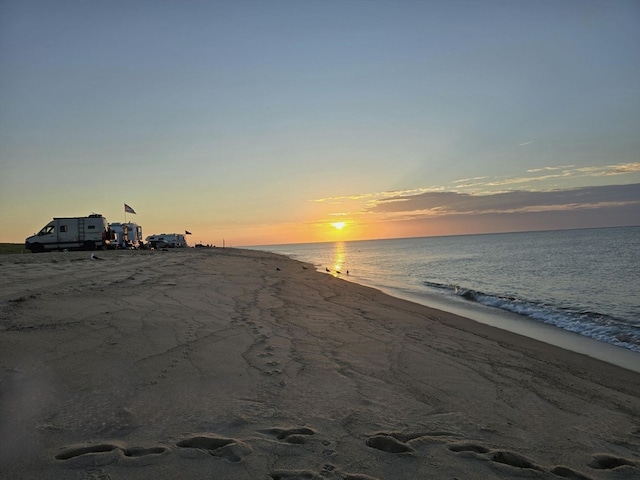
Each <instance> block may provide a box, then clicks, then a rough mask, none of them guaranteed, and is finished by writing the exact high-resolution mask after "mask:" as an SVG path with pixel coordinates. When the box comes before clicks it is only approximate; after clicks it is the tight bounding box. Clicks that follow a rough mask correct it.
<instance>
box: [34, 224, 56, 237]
mask: <svg viewBox="0 0 640 480" xmlns="http://www.w3.org/2000/svg"><path fill="white" fill-rule="evenodd" d="M54 230H55V229H54V228H53V225H47V226H46V227H44V228H43V229H42V230H40V231H39V232H38V235H49V234H51V233H53V232H54Z"/></svg>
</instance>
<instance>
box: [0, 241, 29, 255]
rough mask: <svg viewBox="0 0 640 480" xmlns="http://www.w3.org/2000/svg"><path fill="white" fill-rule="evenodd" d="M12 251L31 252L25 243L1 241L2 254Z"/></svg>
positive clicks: (0, 250)
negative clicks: (25, 246)
mask: <svg viewBox="0 0 640 480" xmlns="http://www.w3.org/2000/svg"><path fill="white" fill-rule="evenodd" d="M11 253H29V250H27V249H26V248H24V243H0V255H3V254H11Z"/></svg>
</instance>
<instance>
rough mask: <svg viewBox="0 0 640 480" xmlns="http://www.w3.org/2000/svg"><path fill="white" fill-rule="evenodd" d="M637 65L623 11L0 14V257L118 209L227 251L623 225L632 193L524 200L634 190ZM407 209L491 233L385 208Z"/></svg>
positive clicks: (382, 8) (356, 4) (20, 4)
mask: <svg viewBox="0 0 640 480" xmlns="http://www.w3.org/2000/svg"><path fill="white" fill-rule="evenodd" d="M639 45H640V2H638V1H621V0H610V1H602V2H600V1H588V0H585V1H562V0H561V1H462V0H460V1H456V0H454V1H426V0H425V1H372V0H368V1H364V0H351V1H270V0H264V1H243V0H240V1H232V2H222V1H184V2H178V1H163V0H156V1H144V0H137V1H135V2H130V1H110V0H105V1H80V0H58V1H55V2H51V1H29V0H26V1H15V0H4V1H2V2H0V161H1V163H0V169H1V170H0V173H1V175H0V177H1V179H0V241H15V242H21V241H23V239H24V238H25V237H26V236H27V235H29V234H31V233H33V232H34V231H36V230H37V229H39V228H40V227H41V226H42V225H44V223H46V222H47V221H48V220H49V219H50V218H51V217H53V216H75V215H86V214H88V213H90V212H100V213H103V214H104V215H105V216H107V218H108V219H109V220H110V221H122V220H123V218H124V213H123V206H122V204H123V203H124V202H126V203H128V204H129V205H131V206H133V207H134V208H135V209H136V211H137V213H138V214H137V216H136V217H135V220H136V221H138V222H139V223H140V224H142V225H143V228H144V232H145V234H152V233H161V232H170V231H171V232H173V231H176V232H181V231H182V230H184V229H189V230H190V231H193V232H194V236H193V240H194V241H203V242H205V243H214V244H215V243H221V241H222V240H221V239H222V238H226V239H227V243H233V244H237V245H243V244H244V245H248V244H266V243H288V242H295V241H318V240H333V239H339V238H342V239H356V238H382V237H396V236H413V235H430V234H447V233H476V232H480V231H484V230H486V229H487V228H489V229H492V230H497V231H505V230H521V229H527V225H528V224H530V225H532V226H533V227H535V228H563V227H566V226H606V225H609V224H613V223H615V224H638V223H640V213H638V212H640V187H636V188H626V189H625V188H623V189H621V190H619V191H620V192H624V194H625V195H626V196H625V197H624V198H623V199H620V198H617V197H616V198H617V200H616V202H613V203H611V202H608V203H607V204H606V205H604V204H603V203H602V202H598V201H596V198H597V197H598V196H597V195H595V194H594V197H593V198H591V197H589V195H588V194H587V193H588V192H592V190H588V189H587V190H580V192H582V193H583V195H581V196H580V197H579V198H580V201H581V202H582V203H579V204H577V206H575V205H576V203H575V200H576V199H575V198H572V199H571V202H572V203H558V204H554V205H555V207H551V208H552V209H553V211H554V212H556V214H555V215H556V216H557V218H556V216H554V217H553V218H548V219H547V220H544V219H542V217H543V216H544V215H547V214H546V213H545V214H544V215H543V214H542V212H548V211H549V209H550V207H549V205H548V202H546V200H543V199H541V195H542V196H544V194H545V193H544V192H551V193H549V198H554V199H556V201H561V198H564V199H565V201H567V200H566V198H567V197H561V196H558V195H557V194H556V193H557V191H569V190H570V191H573V192H574V193H575V192H576V191H574V190H571V189H576V188H583V187H596V186H610V185H628V184H640V48H639V47H638V46H639ZM516 190H517V191H523V192H535V193H536V195H529V196H526V198H528V199H529V200H530V201H531V202H532V203H531V205H529V206H528V207H527V208H526V209H525V210H523V211H520V212H519V213H518V212H515V211H513V209H511V210H509V209H506V208H505V207H504V203H503V200H504V198H505V197H499V196H494V194H496V193H497V192H505V191H516ZM425 192H449V193H452V194H458V195H469V196H470V198H471V199H472V200H474V199H476V200H478V201H479V202H480V200H482V201H481V202H480V203H481V204H482V205H483V206H484V207H483V208H485V210H482V211H476V210H473V211H474V212H475V214H476V215H482V214H487V213H488V212H489V210H491V209H486V208H487V207H486V205H487V200H488V199H491V198H494V199H495V200H496V202H497V204H499V205H501V207H500V208H502V210H496V209H493V210H491V212H492V213H491V215H493V216H496V215H497V216H498V217H500V218H499V219H497V220H492V221H491V222H484V223H482V222H481V221H479V218H481V217H476V219H475V220H476V221H474V222H469V219H468V218H466V217H465V216H464V215H463V214H464V213H465V212H461V211H458V210H456V208H457V207H456V205H459V203H455V202H454V203H451V204H448V203H446V202H445V201H444V200H445V199H449V198H453V197H455V195H453V196H449V197H446V196H440V197H439V198H440V200H441V201H442V204H441V205H439V206H437V209H438V212H439V214H438V215H437V216H436V215H434V214H433V212H434V210H433V208H436V207H433V205H431V204H430V205H431V206H430V208H431V210H428V211H427V210H425V209H424V208H420V209H417V210H410V209H407V210H406V211H398V210H397V209H394V211H393V212H391V211H390V209H389V208H386V207H385V206H384V205H388V203H385V202H388V199H389V198H392V197H394V196H407V195H409V196H414V195H417V196H420V195H424V194H425ZM554 192H555V193H554ZM574 196H575V195H574ZM417 198H419V197H416V199H417ZM416 199H413V200H416ZM536 202H537V203H536ZM400 204H403V205H404V206H407V207H408V206H409V205H413V207H412V208H414V207H415V205H416V201H413V202H409V203H407V201H406V199H405V200H401V201H398V202H396V205H400ZM571 205H574V208H573V210H572V208H571ZM536 207H539V208H538V209H537V210H536ZM616 208H617V210H615V214H614V213H612V212H613V211H612V210H611V209H616ZM578 210H579V215H576V212H577V211H578ZM469 211H472V210H468V211H467V212H466V213H467V214H468V213H469ZM501 213H502V216H500V214H501ZM532 213H536V214H539V215H537V216H536V218H535V219H534V218H532V217H531V215H532ZM563 215H565V216H566V217H563ZM409 217H410V218H411V221H410V222H409V221H408V220H407V218H409ZM578 218H579V219H580V222H578V223H577V224H575V225H574V224H573V223H571V219H573V221H574V223H575V222H577V219H578ZM614 218H615V222H614V221H613V219H614ZM338 221H343V222H345V224H346V227H345V228H343V229H341V230H337V229H335V228H333V227H331V223H335V222H338ZM471 224H473V225H474V226H473V228H471V227H470V225H471ZM465 225H466V227H465ZM467 227H468V228H467Z"/></svg>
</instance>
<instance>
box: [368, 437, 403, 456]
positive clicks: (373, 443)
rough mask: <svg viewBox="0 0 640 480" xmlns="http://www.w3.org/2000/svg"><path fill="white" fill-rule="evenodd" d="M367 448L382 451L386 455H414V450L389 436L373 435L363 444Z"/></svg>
mask: <svg viewBox="0 0 640 480" xmlns="http://www.w3.org/2000/svg"><path fill="white" fill-rule="evenodd" d="M365 443H366V444H367V447H371V448H375V449H377V450H382V451H383V452H388V453H397V454H402V453H415V450H414V449H413V448H411V447H410V446H409V445H407V444H406V443H404V442H401V441H400V440H398V439H397V438H394V437H392V436H390V435H374V436H372V437H369V438H367V441H366V442H365Z"/></svg>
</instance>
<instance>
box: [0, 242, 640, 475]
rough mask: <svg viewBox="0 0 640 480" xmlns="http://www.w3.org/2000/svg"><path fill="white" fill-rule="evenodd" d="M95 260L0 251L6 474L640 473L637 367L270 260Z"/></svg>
mask: <svg viewBox="0 0 640 480" xmlns="http://www.w3.org/2000/svg"><path fill="white" fill-rule="evenodd" d="M99 256H100V257H101V258H103V259H104V260H103V261H101V262H96V261H92V260H91V259H90V255H89V253H87V252H71V253H47V254H40V255H5V256H2V257H0V268H1V269H2V278H1V279H0V284H1V286H2V288H1V289H0V301H1V308H2V310H1V317H0V352H1V353H0V355H1V356H0V382H1V383H0V387H1V390H0V392H1V397H0V398H1V405H0V407H1V408H0V429H1V430H0V459H1V468H0V472H1V476H2V478H6V479H22V478H24V479H33V478H39V479H68V478H84V479H107V478H108V479H150V478H154V479H156V478H157V479H175V478H189V479H192V478H207V479H252V480H253V479H265V480H269V479H273V480H293V479H342V480H347V479H348V480H357V479H360V480H363V479H379V480H382V479H418V478H437V479H453V478H459V479H492V478H503V479H506V478H541V479H557V478H571V479H585V478H591V479H623V478H640V420H639V419H640V374H638V373H634V372H631V371H628V370H624V369H622V368H619V367H615V366H612V365H609V364H607V363H603V362H600V361H597V360H594V359H591V358H589V357H585V356H581V355H578V354H575V353H571V352H568V351H565V350H562V349H559V348H556V347H552V346H548V345H545V344H542V343H538V342H536V341H533V340H530V339H527V338H524V337H519V336H517V335H514V334H510V333H508V332H504V331H501V330H496V329H492V328H490V327H487V326H485V325H480V324H477V323H475V322H471V321H469V320H466V319H464V318H461V317H457V316H455V315H451V314H447V313H445V312H441V311H438V310H432V309H429V308H427V307H424V306H420V305H416V304H413V303H409V302H405V301H403V300H399V299H395V298H392V297H389V296H386V295H384V294H382V293H380V292H378V291H376V290H372V289H369V288H366V287H362V286H359V285H356V284H353V283H348V282H344V281H341V280H340V279H336V278H334V277H332V276H330V275H325V274H322V273H319V272H315V271H314V270H313V268H310V267H309V266H307V267H309V268H303V266H302V264H300V263H298V262H295V261H293V260H289V259H286V258H283V257H279V256H276V255H272V254H267V253H262V252H255V251H244V250H234V249H225V250H222V249H186V250H171V251H153V252H144V251H143V252H128V251H127V252H122V251H111V252H100V254H99ZM639 358H640V356H639Z"/></svg>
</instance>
